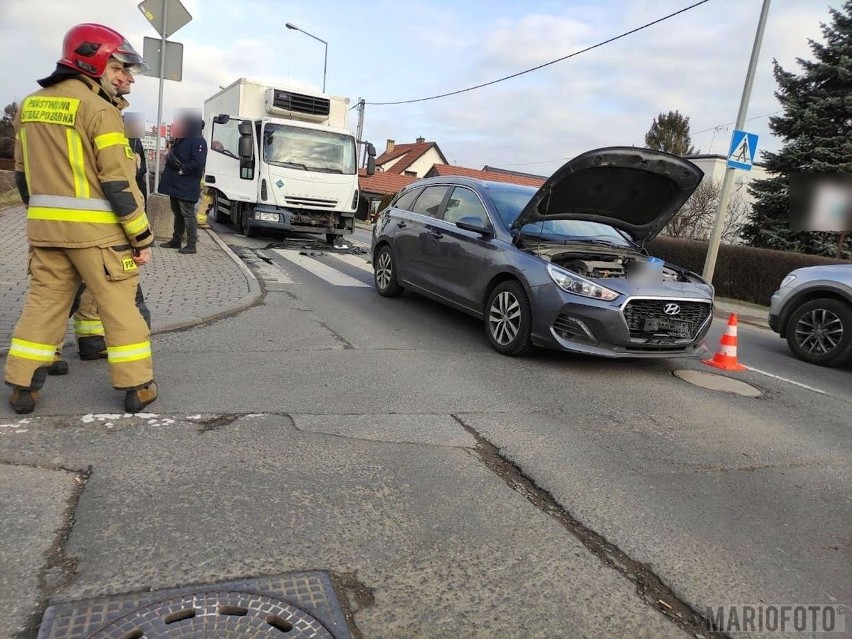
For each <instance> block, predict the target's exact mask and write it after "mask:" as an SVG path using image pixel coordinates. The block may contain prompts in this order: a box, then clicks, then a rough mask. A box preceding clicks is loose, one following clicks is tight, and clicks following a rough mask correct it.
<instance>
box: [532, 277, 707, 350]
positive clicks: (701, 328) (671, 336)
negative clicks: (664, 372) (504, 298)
mask: <svg viewBox="0 0 852 639" xmlns="http://www.w3.org/2000/svg"><path fill="white" fill-rule="evenodd" d="M545 288H548V289H551V290H547V291H544V290H539V291H537V294H536V301H537V304H536V306H535V309H534V310H533V313H534V330H533V341H534V342H535V343H536V344H538V345H540V346H545V347H548V348H555V349H559V350H565V351H570V352H575V353H585V354H589V355H596V356H599V357H611V358H661V357H665V358H670V357H698V356H701V355H703V354H705V353H706V352H707V350H708V349H707V347H706V346H705V345H704V338H705V337H706V335H707V332H708V331H709V330H710V323H711V321H712V319H713V304H712V302H711V300H709V299H700V298H691V297H690V298H681V297H678V296H665V297H656V296H655V297H642V296H633V297H627V296H622V297H620V298H618V299H616V300H614V301H612V302H604V301H600V300H595V299H591V298H582V297H579V296H575V295H571V294H569V293H565V292H564V291H562V290H561V289H559V288H558V287H555V286H554V287H541V289H545ZM552 289H556V290H552ZM669 303H672V304H675V303H676V304H679V305H680V306H682V307H684V308H685V309H688V310H685V311H684V317H689V318H690V319H689V321H687V320H681V321H674V322H670V323H669V322H668V321H667V320H666V318H665V317H663V316H662V310H660V311H659V313H657V312H656V311H654V310H653V309H654V307H655V306H659V307H660V309H662V307H663V305H665V304H669ZM628 306H629V308H628ZM649 309H651V310H649ZM660 320H662V321H660ZM660 325H662V326H660ZM655 327H656V328H655ZM675 328H677V329H678V331H677V332H675V331H674V329H675ZM687 328H688V335H685V334H683V333H680V334H678V332H680V331H687Z"/></svg>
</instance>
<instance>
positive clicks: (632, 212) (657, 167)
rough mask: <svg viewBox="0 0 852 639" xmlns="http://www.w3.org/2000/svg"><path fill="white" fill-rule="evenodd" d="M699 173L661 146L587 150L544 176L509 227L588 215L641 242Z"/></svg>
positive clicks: (671, 213) (670, 212)
mask: <svg viewBox="0 0 852 639" xmlns="http://www.w3.org/2000/svg"><path fill="white" fill-rule="evenodd" d="M703 176H704V172H703V171H702V170H701V169H699V168H698V167H697V166H695V165H694V164H693V163H692V162H690V161H688V160H684V159H683V158H682V157H679V156H677V155H671V154H669V153H663V152H662V151H652V150H651V149H642V148H635V147H627V146H613V147H606V148H603V149H595V150H594V151H587V152H586V153H583V154H582V155H578V156H577V157H575V158H574V159H573V160H569V161H568V162H567V163H565V164H564V165H563V166H562V168H560V169H559V170H558V171H556V173H554V174H553V175H551V176H550V177H549V178H548V179H547V181H546V182H545V183H544V184H543V185H542V186H541V188H540V189H539V190H538V191H537V192H536V193H535V195H533V197H532V199H531V200H530V201H529V203H528V204H527V205H526V206H525V207H524V209H523V210H522V211H521V214H520V215H519V216H518V218H517V219H516V220H515V223H514V224H513V225H512V228H513V229H519V228H521V227H523V226H524V225H525V224H529V223H531V222H540V221H542V220H589V221H592V222H600V223H602V224H609V225H610V226H613V227H615V228H617V229H621V230H623V231H626V232H627V233H629V234H630V236H631V237H632V238H633V239H634V240H636V241H637V242H645V241H648V240H650V239H652V238H653V237H655V236H656V235H657V234H658V233H659V232H660V231H662V230H663V228H664V227H665V225H666V224H668V222H669V220H671V219H672V218H673V217H674V216H675V214H676V213H677V212H678V211H679V210H680V207H681V206H683V204H684V202H686V200H687V199H688V198H689V196H690V195H692V192H693V191H694V190H695V189H696V187H697V186H698V184H699V183H700V182H701V178H702V177H703Z"/></svg>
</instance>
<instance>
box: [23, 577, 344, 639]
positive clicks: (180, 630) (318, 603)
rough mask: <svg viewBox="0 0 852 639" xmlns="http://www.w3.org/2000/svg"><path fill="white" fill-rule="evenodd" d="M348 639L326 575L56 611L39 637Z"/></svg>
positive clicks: (71, 605) (62, 607)
mask: <svg viewBox="0 0 852 639" xmlns="http://www.w3.org/2000/svg"><path fill="white" fill-rule="evenodd" d="M238 637H239V638H242V639H252V638H253V637H264V638H266V639H300V638H303V637H310V638H311V639H350V637H351V635H350V634H349V630H348V628H347V626H346V621H345V618H344V616H343V611H342V610H341V608H340V605H339V604H338V602H337V600H336V598H335V596H334V590H333V588H332V585H331V580H330V579H329V578H328V576H327V575H325V574H324V573H297V574H294V575H284V576H282V577H270V578H265V579H254V580H250V581H242V582H231V583H227V584H214V585H209V586H196V587H193V588H182V589H173V590H162V591H159V592H146V593H138V594H136V595H128V596H124V597H109V598H106V599H100V600H93V601H87V602H74V603H68V604H59V605H57V606H51V607H50V608H48V609H47V611H46V612H45V615H44V621H43V622H42V625H41V628H39V633H38V639H78V638H81V639H82V638H86V639H231V638H238Z"/></svg>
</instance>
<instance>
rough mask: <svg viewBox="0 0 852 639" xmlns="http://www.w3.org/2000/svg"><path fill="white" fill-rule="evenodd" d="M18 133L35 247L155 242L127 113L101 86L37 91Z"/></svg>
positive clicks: (83, 82)
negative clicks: (126, 132) (127, 133)
mask: <svg viewBox="0 0 852 639" xmlns="http://www.w3.org/2000/svg"><path fill="white" fill-rule="evenodd" d="M15 129H16V135H15V170H16V171H18V172H22V173H23V174H24V175H25V178H26V189H27V191H28V194H29V202H28V210H27V237H28V239H29V242H30V244H32V245H33V246H58V247H66V248H86V247H91V246H108V245H116V244H130V245H131V246H133V247H134V248H144V247H147V246H149V245H150V244H151V243H152V242H153V241H154V237H153V235H152V233H151V229H150V227H149V225H148V218H147V217H146V216H145V210H144V208H143V199H142V194H141V193H140V192H139V187H138V186H137V185H136V160H135V156H134V154H133V151H132V150H131V149H130V146H129V145H128V141H127V138H126V137H125V136H124V124H123V122H122V119H121V113H120V112H119V109H118V107H117V106H116V105H115V104H114V103H112V102H109V101H107V100H106V99H105V98H104V97H102V94H101V89H100V85H99V83H98V82H97V81H94V80H91V79H89V78H84V77H83V76H80V77H73V78H69V79H67V80H63V81H61V82H58V83H56V84H54V85H52V86H49V87H47V88H45V89H42V90H40V91H37V92H36V93H33V94H32V95H30V96H28V97H27V98H26V99H24V101H23V102H22V104H21V108H20V110H19V112H18V115H17V117H16V119H15Z"/></svg>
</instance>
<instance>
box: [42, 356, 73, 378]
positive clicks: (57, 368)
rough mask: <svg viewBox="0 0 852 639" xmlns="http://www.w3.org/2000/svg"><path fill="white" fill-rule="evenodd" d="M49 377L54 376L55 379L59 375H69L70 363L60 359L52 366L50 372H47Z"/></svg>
mask: <svg viewBox="0 0 852 639" xmlns="http://www.w3.org/2000/svg"><path fill="white" fill-rule="evenodd" d="M47 374H48V375H53V376H54V377H55V376H57V375H67V374H68V362H66V361H64V360H61V359H58V360H56V361H55V362H53V364H51V365H50V370H48V371H47Z"/></svg>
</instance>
